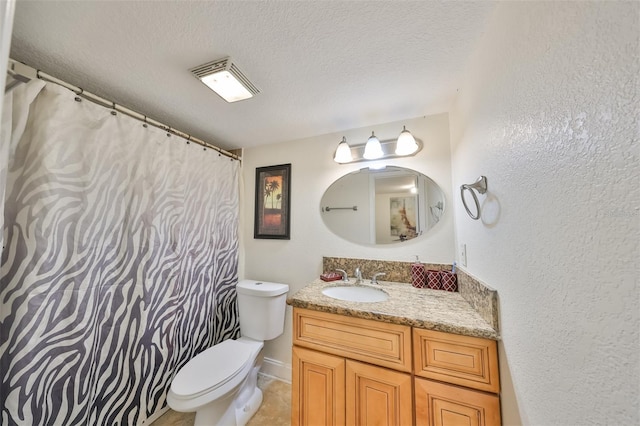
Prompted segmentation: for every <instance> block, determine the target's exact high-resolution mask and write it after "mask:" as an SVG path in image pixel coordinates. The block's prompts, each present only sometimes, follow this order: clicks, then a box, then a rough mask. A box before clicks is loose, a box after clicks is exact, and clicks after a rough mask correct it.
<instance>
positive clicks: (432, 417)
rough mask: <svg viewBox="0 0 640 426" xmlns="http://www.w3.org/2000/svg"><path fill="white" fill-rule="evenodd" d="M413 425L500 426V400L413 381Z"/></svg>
mask: <svg viewBox="0 0 640 426" xmlns="http://www.w3.org/2000/svg"><path fill="white" fill-rule="evenodd" d="M415 396H416V425H421V426H422V425H424V426H459V425H468V426H500V423H501V419H500V398H499V397H498V396H497V395H493V394H488V393H484V392H480V391H476V390H471V389H464V388H461V387H458V386H455V385H447V384H445V383H438V382H433V381H431V380H426V379H418V378H416V380H415Z"/></svg>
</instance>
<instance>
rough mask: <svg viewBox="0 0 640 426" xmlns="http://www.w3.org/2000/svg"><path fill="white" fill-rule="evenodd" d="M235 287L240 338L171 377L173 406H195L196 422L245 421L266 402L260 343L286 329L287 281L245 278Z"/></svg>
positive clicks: (201, 425)
mask: <svg viewBox="0 0 640 426" xmlns="http://www.w3.org/2000/svg"><path fill="white" fill-rule="evenodd" d="M237 291H238V309H239V311H240V317H239V319H240V334H241V336H242V337H240V338H239V339H238V340H225V341H224V342H222V343H219V344H217V345H215V346H212V347H210V348H209V349H207V350H205V351H203V352H202V353H200V354H198V355H197V356H195V357H194V358H193V359H191V360H190V361H189V362H188V363H187V364H186V365H185V366H184V367H182V368H181V369H180V371H178V374H176V376H175V377H174V379H173V382H171V389H170V390H169V394H168V395H167V403H168V404H169V407H171V408H172V409H173V410H175V411H182V412H190V411H195V412H196V419H195V426H205V425H206V426H215V425H221V426H222V425H224V426H244V425H245V424H246V423H247V422H248V421H249V419H250V418H251V417H252V416H253V415H254V414H255V413H256V411H258V408H259V407H260V404H262V391H261V390H260V389H259V388H258V386H257V380H258V371H260V367H261V365H262V359H263V356H262V347H263V346H264V341H265V340H271V339H275V338H276V337H278V336H279V335H281V334H282V332H283V330H284V312H285V307H286V298H287V292H288V291H289V286H288V285H286V284H279V283H269V282H263V281H253V280H242V281H240V282H239V283H238V285H237Z"/></svg>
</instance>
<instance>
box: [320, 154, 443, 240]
mask: <svg viewBox="0 0 640 426" xmlns="http://www.w3.org/2000/svg"><path fill="white" fill-rule="evenodd" d="M321 208H322V219H323V221H324V223H325V225H327V227H328V228H329V229H330V230H331V231H333V232H334V233H335V234H337V235H339V236H341V237H342V238H344V239H346V240H348V241H351V242H354V243H360V244H391V243H400V242H404V241H408V240H411V239H413V238H416V237H419V236H421V235H424V234H425V233H426V232H427V231H429V230H430V229H431V228H433V227H434V226H435V225H436V224H437V223H438V222H439V221H440V218H441V217H442V215H443V213H444V193H443V192H442V190H441V189H440V187H439V186H438V185H437V184H436V183H435V182H434V181H433V180H431V179H430V178H428V177H427V176H425V175H423V174H421V173H418V172H416V171H415V170H411V169H405V168H402V167H394V166H388V167H385V168H383V169H379V170H373V169H369V168H364V169H360V170H358V171H355V172H353V173H350V174H348V175H345V176H343V177H341V178H340V179H338V180H337V181H335V182H334V183H333V184H331V186H330V187H329V188H328V189H327V190H326V191H325V193H324V195H323V196H322V200H321Z"/></svg>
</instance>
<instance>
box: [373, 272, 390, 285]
mask: <svg viewBox="0 0 640 426" xmlns="http://www.w3.org/2000/svg"><path fill="white" fill-rule="evenodd" d="M385 275H387V274H385V273H384V272H376V273H375V274H373V277H372V278H371V284H378V277H384V276H385Z"/></svg>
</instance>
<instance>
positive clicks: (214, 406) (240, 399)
mask: <svg viewBox="0 0 640 426" xmlns="http://www.w3.org/2000/svg"><path fill="white" fill-rule="evenodd" d="M263 359H264V355H263V351H262V350H260V351H259V353H258V355H257V357H256V359H255V360H254V364H253V366H252V368H251V370H250V371H249V373H248V375H247V377H246V379H245V380H244V382H243V383H242V385H240V389H239V390H237V391H232V392H229V393H228V394H226V395H225V396H223V397H221V398H218V399H216V400H214V401H212V402H210V403H208V404H206V405H204V406H202V407H200V408H199V409H198V410H197V411H196V418H195V422H194V426H244V425H246V424H247V422H248V421H249V419H251V417H253V415H254V414H255V413H256V412H257V411H258V409H259V408H260V405H261V404H262V398H263V396H262V391H261V390H260V388H258V372H259V371H260V368H261V367H262V361H263Z"/></svg>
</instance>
